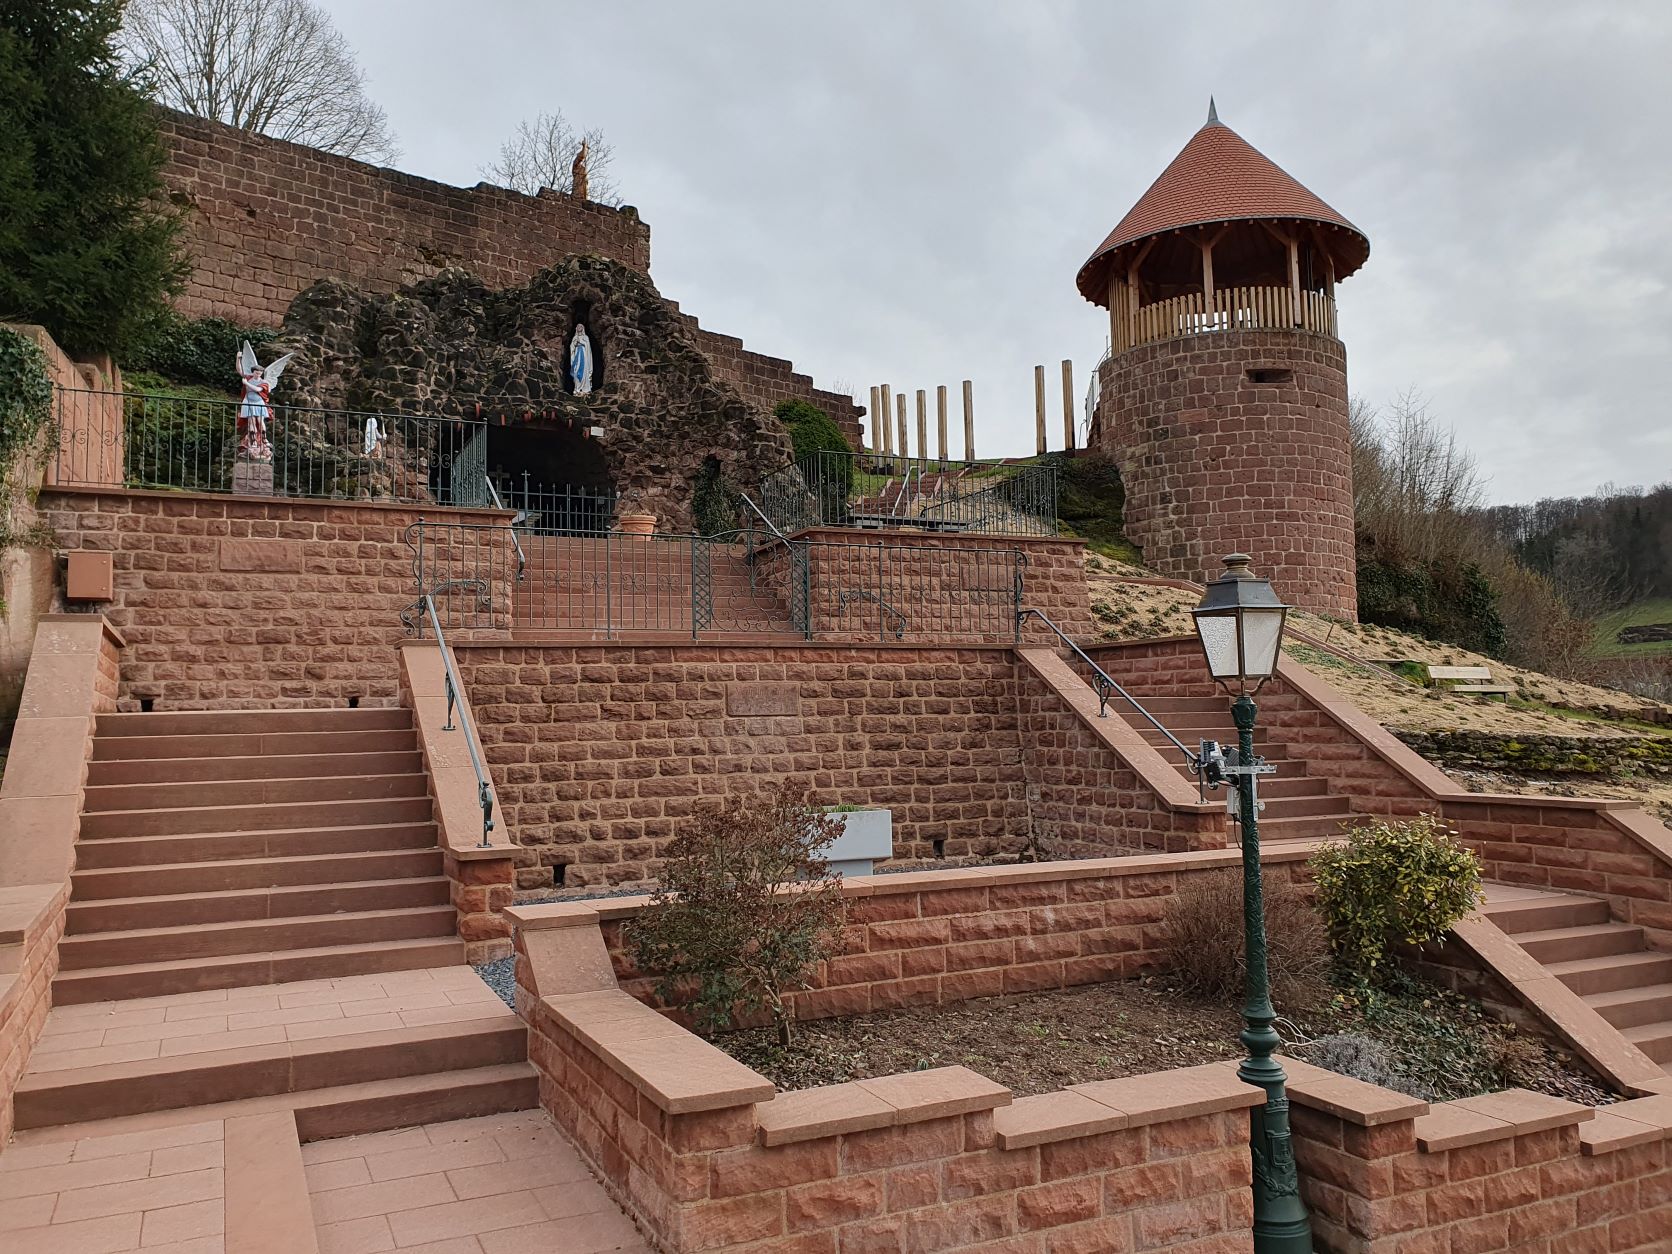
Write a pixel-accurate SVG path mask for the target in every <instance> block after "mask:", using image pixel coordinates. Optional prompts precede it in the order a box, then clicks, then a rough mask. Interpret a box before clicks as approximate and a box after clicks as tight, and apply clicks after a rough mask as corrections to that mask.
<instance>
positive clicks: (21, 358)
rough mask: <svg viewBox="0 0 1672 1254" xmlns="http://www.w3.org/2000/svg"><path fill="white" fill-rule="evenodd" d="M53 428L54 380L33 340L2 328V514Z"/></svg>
mask: <svg viewBox="0 0 1672 1254" xmlns="http://www.w3.org/2000/svg"><path fill="white" fill-rule="evenodd" d="M51 426H52V379H51V377H50V376H49V375H48V374H47V366H46V354H45V353H43V352H41V350H40V346H39V345H37V344H36V343H35V342H34V341H33V340H31V339H28V338H27V337H25V336H22V335H19V334H18V333H17V332H16V331H12V330H9V329H8V328H5V327H0V511H3V510H4V509H5V507H6V506H7V505H8V504H9V503H10V501H11V500H12V495H13V488H14V486H15V485H14V484H13V482H12V476H13V475H14V474H16V472H17V471H18V469H19V468H20V467H21V466H22V465H23V463H24V462H25V461H27V460H28V459H29V457H30V455H31V454H32V453H34V452H35V450H36V449H37V448H39V446H40V444H41V441H42V438H43V437H44V436H45V435H46V433H47V431H48V430H49V429H50V428H51Z"/></svg>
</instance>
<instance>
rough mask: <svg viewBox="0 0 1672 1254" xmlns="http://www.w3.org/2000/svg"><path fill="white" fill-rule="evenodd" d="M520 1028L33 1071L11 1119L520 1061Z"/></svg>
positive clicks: (502, 1022)
mask: <svg viewBox="0 0 1672 1254" xmlns="http://www.w3.org/2000/svg"><path fill="white" fill-rule="evenodd" d="M526 1058H527V1030H526V1029H525V1028H524V1027H523V1024H522V1022H521V1021H520V1020H518V1019H517V1018H515V1017H514V1016H509V1015H493V1016H492V1017H485V1018H482V1019H472V1020H463V1021H458V1022H451V1023H439V1024H433V1025H430V1026H427V1027H421V1028H401V1029H394V1030H386V1031H381V1032H365V1033H359V1034H356V1035H352V1036H331V1037H324V1038H320V1039H317V1040H304V1041H287V1042H283V1043H280V1044H276V1045H270V1046H251V1047H248V1048H244V1049H226V1050H215V1051H213V1052H208V1053H201V1054H180V1055H175V1056H171V1057H165V1058H147V1059H144V1060H142V1061H139V1062H117V1063H107V1064H104V1065H102V1066H93V1067H78V1068H73V1069H67V1070H62V1071H34V1072H30V1073H28V1074H26V1075H25V1076H24V1077H23V1078H22V1080H21V1081H20V1082H19V1084H18V1088H17V1094H16V1107H15V1109H16V1119H17V1127H18V1128H19V1129H20V1130H21V1129H26V1128H41V1127H49V1126H53V1125H56V1124H66V1123H81V1122H85V1121H88V1120H94V1119H115V1118H119V1117H121V1116H124V1115H138V1114H144V1113H147V1112H150V1111H159V1110H170V1109H175V1108H179V1107H184V1106H193V1107H197V1106H203V1105H205V1104H211V1103H219V1102H233V1101H239V1100H243V1099H248V1098H258V1097H272V1096H276V1095H280V1094H287V1093H297V1092H304V1091H307V1090H325V1089H334V1088H341V1087H342V1086H344V1085H352V1084H364V1083H369V1082H374V1081H379V1080H390V1079H396V1078H400V1077H406V1076H418V1075H434V1074H438V1073H444V1072H459V1071H465V1070H470V1069H474V1068H485V1067H497V1066H504V1065H507V1064H511V1063H518V1062H525V1061H526Z"/></svg>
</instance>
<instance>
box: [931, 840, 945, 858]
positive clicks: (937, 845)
mask: <svg viewBox="0 0 1672 1254" xmlns="http://www.w3.org/2000/svg"><path fill="white" fill-rule="evenodd" d="M932 847H933V849H934V851H935V857H937V858H944V857H946V842H945V841H944V840H937V841H934V842H932Z"/></svg>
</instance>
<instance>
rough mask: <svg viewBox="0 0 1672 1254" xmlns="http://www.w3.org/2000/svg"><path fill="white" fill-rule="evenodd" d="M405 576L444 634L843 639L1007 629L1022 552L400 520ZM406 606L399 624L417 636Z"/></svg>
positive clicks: (981, 634)
mask: <svg viewBox="0 0 1672 1254" xmlns="http://www.w3.org/2000/svg"><path fill="white" fill-rule="evenodd" d="M406 538H407V543H408V545H409V547H410V548H411V550H412V554H413V577H414V582H415V584H416V586H417V588H418V589H419V591H420V593H426V594H428V595H429V596H430V597H431V598H432V599H433V601H434V604H435V607H436V613H437V615H438V616H439V617H438V621H439V622H440V624H441V625H442V626H443V627H444V628H445V629H446V630H447V631H449V632H452V631H472V632H479V631H490V632H507V631H511V632H516V633H519V634H526V635H552V634H556V635H562V636H566V637H573V636H580V637H584V638H588V639H619V638H623V637H629V636H643V635H647V634H648V635H655V636H671V637H683V638H688V639H705V638H728V637H729V638H737V637H740V636H750V637H763V636H764V637H775V638H783V639H802V640H809V639H831V640H846V641H862V640H877V641H882V642H901V641H968V642H988V643H1006V642H1009V641H1011V640H1013V639H1014V638H1015V635H1016V623H1017V619H1016V615H1017V613H1018V612H1019V609H1020V606H1021V604H1022V597H1023V594H1024V590H1025V582H1024V580H1025V572H1026V565H1027V562H1026V558H1025V556H1024V555H1023V554H1022V553H1021V551H1020V550H1017V549H1003V548H997V547H977V546H973V545H969V544H967V543H963V542H956V541H955V542H951V543H947V544H932V543H922V544H909V543H897V542H894V541H893V540H892V539H889V540H884V539H880V538H879V539H876V540H869V539H864V538H861V537H858V536H855V537H853V538H852V540H810V539H793V538H786V537H785V536H783V535H782V534H774V533H773V532H770V531H768V530H765V529H762V528H758V527H757V528H744V529H741V530H738V531H732V532H726V533H724V534H722V535H716V536H698V535H650V536H632V535H624V534H621V533H619V532H607V533H604V534H602V535H589V536H561V535H529V534H524V535H522V536H521V541H522V545H523V558H524V561H525V563H526V564H525V565H524V566H523V567H522V571H523V573H522V578H521V579H520V581H519V579H518V577H517V571H518V566H519V563H518V555H517V552H516V549H515V547H514V543H513V542H514V540H515V539H516V534H515V533H514V532H513V531H512V530H511V529H510V528H507V527H505V526H495V525H493V524H489V523H453V522H442V521H433V520H429V519H426V520H423V521H421V522H417V523H414V524H413V525H412V526H410V527H409V528H408V529H407V532H406ZM420 608H421V607H420V606H416V605H415V606H414V609H413V611H412V612H409V613H407V614H405V615H403V616H402V617H403V621H404V622H405V623H406V627H407V631H408V632H409V633H411V634H421V633H422V631H423V621H422V615H421V614H420V613H418V612H417V611H418V610H419V609H420Z"/></svg>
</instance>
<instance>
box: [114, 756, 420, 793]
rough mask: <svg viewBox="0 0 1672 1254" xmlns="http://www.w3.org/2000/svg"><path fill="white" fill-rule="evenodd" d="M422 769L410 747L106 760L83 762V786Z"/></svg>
mask: <svg viewBox="0 0 1672 1254" xmlns="http://www.w3.org/2000/svg"><path fill="white" fill-rule="evenodd" d="M423 769H424V760H423V755H422V754H420V753H419V752H418V750H416V749H410V750H394V751H385V752H381V753H293V754H282V755H281V754H268V755H257V756H252V757H247V758H227V757H214V758H110V759H106V760H103V761H98V762H90V763H88V765H87V783H88V785H89V787H105V786H108V785H114V784H168V783H186V782H189V781H213V780H255V779H332V778H336V777H338V776H344V775H411V774H413V773H415V772H421V771H422V770H423Z"/></svg>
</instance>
